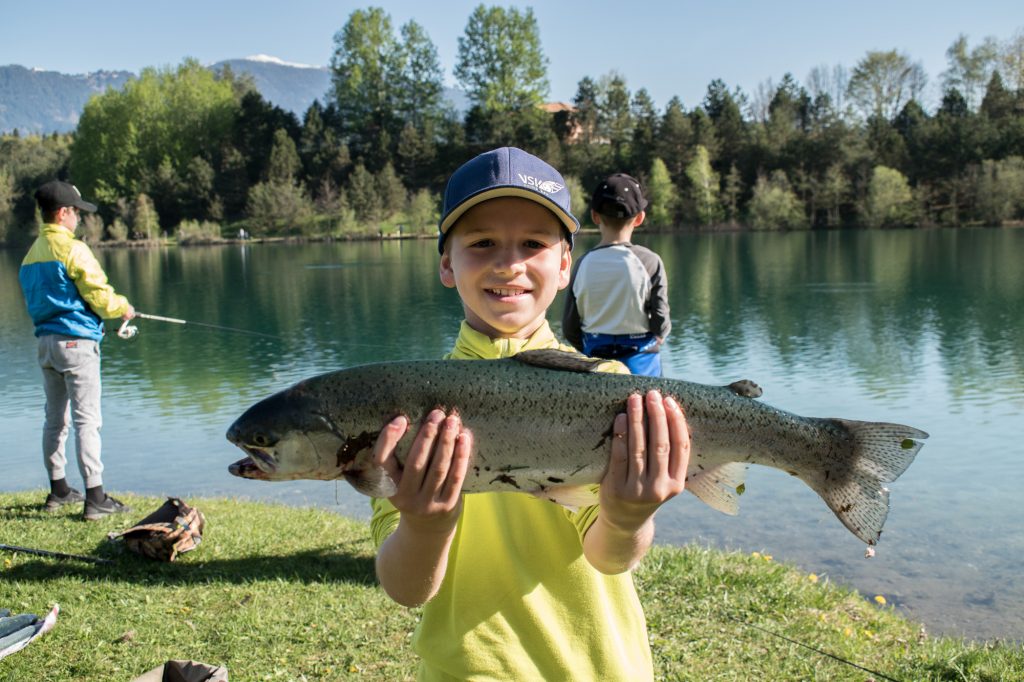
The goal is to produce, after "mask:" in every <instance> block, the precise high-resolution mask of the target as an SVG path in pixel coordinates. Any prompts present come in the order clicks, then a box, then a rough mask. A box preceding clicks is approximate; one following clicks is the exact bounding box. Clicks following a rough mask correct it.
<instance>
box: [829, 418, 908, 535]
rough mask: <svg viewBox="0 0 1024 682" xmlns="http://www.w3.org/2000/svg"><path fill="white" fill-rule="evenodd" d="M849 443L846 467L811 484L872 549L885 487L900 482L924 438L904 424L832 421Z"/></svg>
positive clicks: (885, 511)
mask: <svg viewBox="0 0 1024 682" xmlns="http://www.w3.org/2000/svg"><path fill="white" fill-rule="evenodd" d="M829 421H831V422H833V423H835V424H838V425H839V426H841V427H842V428H843V429H845V430H846V432H847V433H848V434H849V436H850V438H851V439H852V441H853V447H852V456H851V457H850V460H849V462H850V464H849V467H848V468H847V469H846V471H845V472H839V474H838V475H835V474H833V475H829V474H828V472H826V475H824V476H823V477H820V478H819V479H818V480H816V481H814V482H811V487H813V488H814V489H815V491H816V492H817V493H818V494H819V495H821V497H822V499H823V500H825V502H826V503H827V504H828V506H829V508H830V509H832V511H833V512H834V513H835V515H836V516H837V517H838V518H839V520H840V521H842V523H843V525H844V526H846V527H847V528H848V529H849V530H850V532H851V533H853V534H854V535H856V536H857V537H858V538H860V539H861V540H863V541H864V542H866V543H868V544H869V545H874V544H876V543H877V542H878V538H879V536H880V535H881V534H882V525H883V524H884V523H885V519H886V517H887V516H888V515H889V490H888V488H886V487H885V486H884V485H883V484H885V483H890V482H892V481H895V480H896V479H897V478H899V476H900V474H902V473H903V472H904V471H906V470H907V467H909V466H910V463H911V462H913V461H914V457H915V456H916V455H917V452H918V451H919V450H920V449H921V448H922V447H923V446H924V443H922V442H921V440H923V439H925V438H927V437H928V434H927V433H925V432H924V431H921V430H919V429H915V428H913V427H910V426H904V425H902V424H887V423H882V422H863V421H853V420H850V419H831V420H829Z"/></svg>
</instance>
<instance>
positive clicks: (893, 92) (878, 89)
mask: <svg viewBox="0 0 1024 682" xmlns="http://www.w3.org/2000/svg"><path fill="white" fill-rule="evenodd" d="M926 83H927V77H926V75H925V72H924V67H922V66H921V64H920V63H919V62H918V63H914V62H912V61H911V60H910V57H908V56H907V55H905V54H902V53H900V52H897V51H896V50H889V51H888V52H882V51H878V50H873V51H870V52H868V53H867V56H865V57H864V58H863V59H861V60H860V61H859V62H858V63H857V66H856V67H855V68H854V69H853V74H852V75H851V76H850V82H849V85H848V86H847V90H846V94H847V96H848V97H849V98H850V101H851V102H852V103H853V105H854V106H855V107H857V108H858V109H859V110H860V111H861V114H862V115H863V116H864V118H868V117H870V116H878V117H881V118H883V119H884V120H886V121H891V120H892V119H893V117H894V116H896V114H897V113H899V111H900V109H902V108H903V105H904V104H906V103H907V101H908V100H910V99H917V98H918V96H919V95H920V93H921V91H922V90H924V86H925V84H926Z"/></svg>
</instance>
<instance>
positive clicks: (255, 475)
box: [228, 457, 270, 481]
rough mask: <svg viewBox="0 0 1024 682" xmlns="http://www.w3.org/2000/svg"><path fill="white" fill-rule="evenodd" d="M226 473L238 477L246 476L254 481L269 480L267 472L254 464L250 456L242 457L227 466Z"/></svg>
mask: <svg viewBox="0 0 1024 682" xmlns="http://www.w3.org/2000/svg"><path fill="white" fill-rule="evenodd" d="M228 473H229V474H231V475H232V476H238V477H239V478H248V479H251V480H254V481H269V480H270V476H268V475H267V472H265V471H263V470H262V469H260V468H259V467H258V466H256V463H255V462H254V461H253V460H252V458H251V457H243V458H242V459H240V460H238V461H237V462H234V463H232V464H230V465H229V466H228Z"/></svg>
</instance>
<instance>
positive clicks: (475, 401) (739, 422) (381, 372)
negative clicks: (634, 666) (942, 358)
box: [227, 350, 928, 545]
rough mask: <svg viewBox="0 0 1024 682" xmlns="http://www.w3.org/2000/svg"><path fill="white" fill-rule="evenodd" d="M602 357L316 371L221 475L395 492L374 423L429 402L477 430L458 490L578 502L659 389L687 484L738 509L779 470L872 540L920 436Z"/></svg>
mask: <svg viewBox="0 0 1024 682" xmlns="http://www.w3.org/2000/svg"><path fill="white" fill-rule="evenodd" d="M597 364H598V363H597V362H596V361H594V360H591V359H589V358H586V357H584V356H581V355H575V354H573V353H565V352H563V351H559V350H537V351H526V352H523V353H520V354H519V355H517V356H515V357H514V358H510V359H506V360H477V361H472V360H468V361H467V360H462V361H413V362H389V363H380V364H371V365H363V366H361V367H354V368H351V369H345V370H341V371H337V372H331V373H329V374H323V375H320V376H317V377H313V378H311V379H307V380H305V381H301V382H299V383H298V384H296V385H294V386H293V387H291V388H289V389H287V390H284V391H281V392H280V393H277V394H275V395H272V396H270V397H269V398H266V399H265V400H262V401H261V402H259V403H256V404H255V405H253V406H252V407H250V408H249V409H248V410H246V412H245V413H244V414H243V415H242V416H241V417H239V418H238V419H237V420H236V421H235V423H234V424H232V426H231V428H230V429H229V430H228V433H227V437H228V440H230V441H231V442H232V443H234V444H235V445H237V446H239V447H240V448H242V449H243V450H244V451H245V452H246V453H247V454H248V457H245V458H243V459H241V460H239V461H238V462H235V463H234V464H232V465H231V466H230V467H229V471H230V472H231V473H232V474H234V475H236V476H241V477H242V478H252V479H259V480H264V481H286V480H293V479H300V478H302V479H317V480H333V479H337V478H344V479H346V480H347V481H348V482H349V483H351V484H352V485H353V486H354V487H355V488H356V490H358V491H359V492H361V493H364V494H366V495H369V496H371V497H389V496H391V495H393V494H394V493H395V486H394V483H393V482H392V481H391V479H390V477H388V475H387V474H386V473H385V472H384V471H383V469H381V468H379V467H376V466H374V464H373V461H372V449H373V444H374V441H375V440H376V439H377V435H378V433H379V432H380V430H381V428H382V427H383V426H384V424H385V423H387V422H388V421H389V420H391V419H392V418H394V417H395V416H397V415H400V414H402V415H405V416H406V417H408V418H409V421H410V422H411V423H412V424H418V423H419V422H420V421H421V420H423V419H424V417H425V416H426V414H427V413H428V412H429V411H430V410H431V409H433V408H435V407H440V408H442V409H448V410H450V409H453V408H454V409H457V410H458V412H459V415H460V417H461V419H462V423H463V425H464V427H465V428H468V429H469V430H470V431H472V433H473V444H474V451H473V453H472V459H471V461H470V465H469V471H468V473H467V476H466V481H465V483H464V485H463V491H464V492H467V493H474V492H523V493H530V494H533V495H536V496H538V497H542V498H546V499H550V500H552V501H554V502H559V503H562V504H566V505H569V506H575V505H579V504H582V503H584V502H587V501H588V500H591V501H592V500H594V498H593V493H592V492H586V491H590V490H592V484H594V483H597V482H599V481H600V480H601V478H602V476H603V474H604V471H605V467H606V465H607V461H608V456H609V453H610V452H611V448H610V443H609V441H610V439H611V437H612V422H613V420H614V417H615V415H616V414H617V413H620V412H624V411H625V403H626V398H627V397H628V396H629V395H630V394H632V393H637V392H642V393H645V392H647V391H648V390H650V389H657V390H659V391H661V392H662V393H663V394H664V395H671V396H672V397H673V398H675V399H676V401H677V402H678V403H679V404H680V405H681V406H682V408H683V411H684V412H685V414H686V420H687V424H688V425H689V430H690V438H691V454H690V464H689V470H688V473H687V479H686V489H687V490H689V491H690V492H691V493H693V494H694V495H696V496H697V497H698V498H700V499H701V500H703V501H704V502H705V503H707V504H709V505H710V506H712V507H714V508H715V509H718V510H720V511H723V512H725V513H727V514H736V513H737V511H738V497H739V495H741V494H742V492H743V488H744V483H743V479H744V476H745V475H746V470H747V467H748V466H749V465H750V464H762V465H764V466H770V467H774V468H776V469H780V470H782V471H785V472H787V473H789V474H791V475H793V476H796V477H798V478H799V479H800V480H802V481H803V482H804V483H806V484H807V485H809V486H810V487H811V488H812V489H813V490H814V491H815V492H816V493H818V495H820V496H821V498H822V499H823V500H825V503H826V504H827V505H828V506H829V508H830V509H831V510H832V511H833V512H834V513H835V515H836V516H837V517H838V518H839V520H840V521H841V522H842V523H843V525H845V526H846V527H847V528H848V529H849V530H850V531H851V532H852V533H853V534H854V535H856V536H857V537H858V538H860V539H861V540H863V541H865V542H867V543H868V544H870V545H873V544H875V543H876V542H877V541H878V537H879V535H880V534H881V532H882V524H883V523H884V522H885V517H886V515H887V514H888V512H889V491H888V490H887V489H886V488H885V487H884V484H885V483H888V482H890V481H893V480H895V479H896V478H897V477H898V476H899V475H900V474H902V473H903V471H904V470H905V469H906V468H907V467H908V466H910V463H911V461H913V459H914V456H915V455H916V454H917V451H918V450H920V449H921V446H922V445H923V443H920V442H918V440H916V439H923V438H927V437H928V434H927V433H925V432H923V431H919V430H918V429H915V428H911V427H909V426H902V425H900V424H886V423H878V422H863V421H852V420H849V419H820V418H812V417H800V416H797V415H795V414H791V413H789V412H784V411H782V410H779V409H776V408H774V407H771V406H769V405H766V404H764V403H762V402H760V401H758V400H756V399H755V398H756V397H757V396H759V395H760V390H759V389H757V387H756V385H755V384H752V383H751V382H746V381H743V382H736V383H735V384H731V385H730V386H708V385H704V384H695V383H690V382H686V381H679V380H675V379H662V378H653V377H642V376H631V375H622V374H608V373H604V372H595V371H593V370H594V369H595V367H596V365H597ZM412 431H414V429H410V433H408V434H406V436H405V437H404V438H403V441H402V443H403V444H404V448H403V447H400V448H399V450H400V451H401V453H400V454H399V459H400V460H404V458H405V454H406V451H407V449H408V444H409V443H410V442H411V440H412V435H411V433H412Z"/></svg>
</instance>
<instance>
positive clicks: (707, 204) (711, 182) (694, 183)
mask: <svg viewBox="0 0 1024 682" xmlns="http://www.w3.org/2000/svg"><path fill="white" fill-rule="evenodd" d="M686 177H687V179H689V181H690V201H691V203H692V206H693V212H694V217H695V218H696V220H697V222H698V223H699V224H701V225H704V226H705V227H710V226H712V225H714V224H715V223H717V222H718V221H720V220H721V219H722V205H721V203H719V200H718V173H716V172H715V171H714V170H712V168H711V159H710V157H709V156H708V150H707V149H706V148H705V147H704V146H703V145H697V150H696V152H695V153H694V155H693V160H692V161H690V163H689V165H687V166H686Z"/></svg>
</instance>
